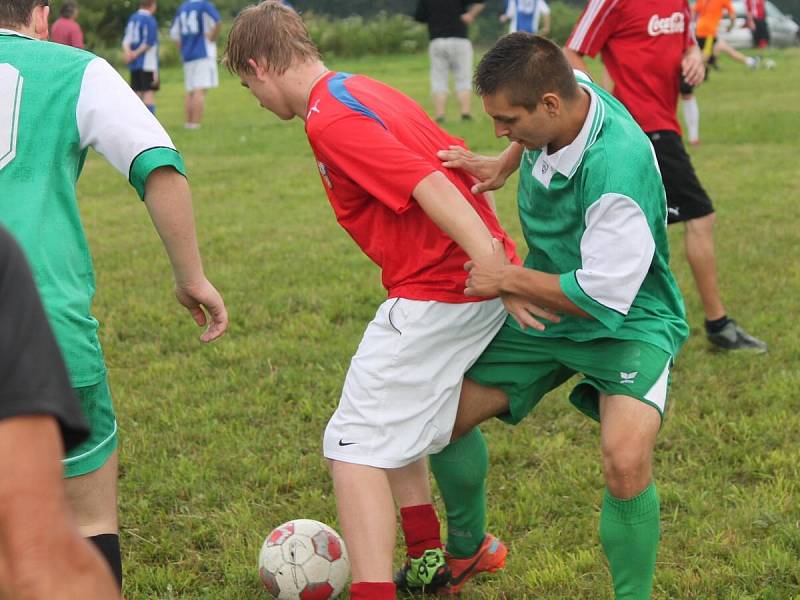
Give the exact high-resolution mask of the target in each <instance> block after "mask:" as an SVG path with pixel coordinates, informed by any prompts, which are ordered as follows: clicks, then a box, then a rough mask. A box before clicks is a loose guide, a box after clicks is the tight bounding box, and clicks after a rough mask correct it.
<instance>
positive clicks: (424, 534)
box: [400, 504, 442, 558]
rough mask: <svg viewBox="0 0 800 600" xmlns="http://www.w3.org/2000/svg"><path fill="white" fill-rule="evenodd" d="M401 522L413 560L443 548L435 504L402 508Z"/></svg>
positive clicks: (409, 553)
mask: <svg viewBox="0 0 800 600" xmlns="http://www.w3.org/2000/svg"><path fill="white" fill-rule="evenodd" d="M400 520H401V522H402V525H403V533H404V534H405V536H406V547H407V548H408V555H409V556H410V557H411V558H419V557H420V556H422V554H423V553H424V552H425V550H430V549H431V548H441V547H442V536H441V534H440V532H439V519H438V517H437V516H436V510H435V509H434V508H433V504H420V505H419V506H406V507H405V508H401V509H400Z"/></svg>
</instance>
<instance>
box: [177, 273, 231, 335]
mask: <svg viewBox="0 0 800 600" xmlns="http://www.w3.org/2000/svg"><path fill="white" fill-rule="evenodd" d="M175 297H176V298H177V299H178V302H180V303H181V304H182V305H183V306H185V307H186V310H188V311H189V312H190V313H191V315H192V317H193V318H194V321H195V323H197V324H198V325H199V326H200V327H206V330H205V331H204V332H203V335H201V336H200V340H201V341H203V342H211V341H213V340H215V339H217V338H218V337H220V336H221V335H222V334H223V333H225V330H226V329H227V328H228V311H227V310H226V309H225V302H223V300H222V296H221V295H220V293H219V292H218V291H217V290H216V288H215V287H214V286H213V285H211V282H210V281H208V279H203V281H201V282H200V283H199V284H192V285H188V284H187V285H180V284H178V285H176V286H175ZM206 313H208V314H206ZM209 317H210V322H209Z"/></svg>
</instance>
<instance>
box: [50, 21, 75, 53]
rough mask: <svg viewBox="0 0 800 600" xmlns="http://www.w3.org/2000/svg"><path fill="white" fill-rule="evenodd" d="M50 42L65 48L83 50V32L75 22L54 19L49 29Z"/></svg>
mask: <svg viewBox="0 0 800 600" xmlns="http://www.w3.org/2000/svg"><path fill="white" fill-rule="evenodd" d="M50 41H51V42H56V43H57V44H64V45H65V46H73V47H75V48H83V31H81V26H80V25H78V23H77V22H75V21H73V20H72V19H65V18H64V17H61V18H58V19H56V22H55V23H53V26H52V27H51V28H50Z"/></svg>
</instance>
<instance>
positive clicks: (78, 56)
mask: <svg viewBox="0 0 800 600" xmlns="http://www.w3.org/2000/svg"><path fill="white" fill-rule="evenodd" d="M29 51H30V52H31V55H32V56H36V57H37V60H38V61H41V64H43V65H45V66H48V67H52V68H54V69H58V70H59V71H64V70H71V69H73V68H76V67H77V68H85V67H86V66H87V65H88V64H89V63H90V62H92V61H93V60H94V59H96V58H98V57H97V55H96V54H93V53H91V52H89V51H88V50H84V49H82V48H74V47H73V46H67V45H65V44H57V43H55V42H47V41H38V40H36V41H34V42H33V43H32V44H31V46H30V47H29Z"/></svg>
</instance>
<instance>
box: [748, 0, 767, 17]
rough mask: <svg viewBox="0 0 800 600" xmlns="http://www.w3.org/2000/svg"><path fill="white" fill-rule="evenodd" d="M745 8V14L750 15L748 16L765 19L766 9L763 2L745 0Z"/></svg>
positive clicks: (759, 0) (761, 0)
mask: <svg viewBox="0 0 800 600" xmlns="http://www.w3.org/2000/svg"><path fill="white" fill-rule="evenodd" d="M745 6H746V7H747V12H748V13H750V16H751V17H753V18H754V19H766V18H767V8H766V6H765V4H764V0H747V2H746V3H745Z"/></svg>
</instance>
